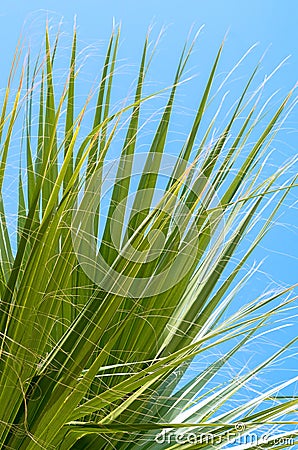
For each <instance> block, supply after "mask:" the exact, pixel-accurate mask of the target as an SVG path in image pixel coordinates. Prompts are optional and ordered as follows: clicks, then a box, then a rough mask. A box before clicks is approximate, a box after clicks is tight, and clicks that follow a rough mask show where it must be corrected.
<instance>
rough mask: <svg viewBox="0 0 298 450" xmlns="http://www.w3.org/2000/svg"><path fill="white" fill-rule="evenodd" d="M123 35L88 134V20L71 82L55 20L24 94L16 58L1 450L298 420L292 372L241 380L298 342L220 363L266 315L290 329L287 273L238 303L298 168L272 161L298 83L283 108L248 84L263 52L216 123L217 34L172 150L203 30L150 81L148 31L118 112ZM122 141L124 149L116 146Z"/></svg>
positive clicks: (216, 443)
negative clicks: (244, 363) (276, 378)
mask: <svg viewBox="0 0 298 450" xmlns="http://www.w3.org/2000/svg"><path fill="white" fill-rule="evenodd" d="M119 39H120V30H119V29H115V30H113V32H112V34H111V38H110V41H109V44H108V48H107V53H106V57H105V62H104V65H103V68H102V76H101V80H100V83H99V86H98V94H97V100H96V107H95V110H94V117H93V124H92V126H91V127H90V129H89V131H88V132H86V131H85V130H86V126H88V124H89V122H90V119H89V117H90V113H91V111H92V107H91V106H90V105H91V104H92V98H94V97H92V96H88V98H87V99H86V103H85V104H84V105H83V106H82V107H81V108H80V110H78V109H79V108H78V101H79V100H77V97H76V91H75V86H76V83H77V77H78V72H79V71H78V70H77V56H76V55H77V51H76V46H77V44H76V31H74V35H73V44H72V50H71V55H70V65H69V70H68V73H67V77H66V81H65V86H64V88H63V89H62V90H61V93H60V94H59V95H57V92H55V73H53V65H54V62H55V57H56V53H57V52H56V51H57V48H58V46H59V35H57V36H56V38H55V40H54V43H53V45H51V42H50V36H49V31H48V29H46V37H45V52H44V57H41V56H40V57H39V58H37V59H36V61H34V64H33V65H32V63H31V61H30V58H29V57H27V58H26V60H25V63H24V66H23V68H22V70H21V74H20V77H19V81H18V88H17V89H16V91H14V90H13V86H14V84H13V83H14V79H15V78H16V76H17V75H16V74H17V73H18V61H19V59H20V52H19V51H17V52H16V55H15V58H14V62H13V65H12V69H11V74H10V77H9V81H8V84H7V88H6V92H5V96H4V99H3V106H2V113H1V125H0V139H1V171H0V182H1V185H0V187H1V211H0V213H1V228H0V251H1V266H0V293H1V312H2V314H1V392H0V398H1V399H0V405H1V425H0V430H1V433H0V435H1V438H0V442H1V448H3V449H4V448H7V449H21V450H23V449H26V450H31V449H37V448H43V449H47V450H49V449H52V448H53V449H54V448H55V449H56V448H57V449H60V450H66V449H84V450H86V449H109V448H117V449H126V450H128V449H133V448H137V447H141V448H146V449H155V448H156V449H162V448H180V447H182V446H183V448H196V449H198V448H205V449H211V448H223V447H225V446H229V445H232V444H233V442H235V433H236V432H237V433H238V434H237V436H238V438H239V439H240V438H242V437H244V435H245V433H248V432H249V433H252V432H257V431H258V430H263V429H264V428H262V427H264V426H266V425H268V426H269V425H270V424H271V425H274V424H276V423H279V422H278V420H279V421H280V420H283V421H286V422H287V423H289V424H291V423H292V422H291V420H293V419H292V417H293V413H294V411H295V410H296V409H297V403H298V400H297V398H296V397H294V396H293V397H291V398H289V397H282V396H281V395H279V393H280V392H281V391H282V389H284V388H287V387H290V386H293V384H294V383H295V381H297V379H298V377H295V378H291V377H289V378H288V379H287V380H286V381H285V382H283V383H280V384H279V385H277V386H275V385H274V386H271V387H270V388H267V389H266V390H265V392H261V393H260V391H258V390H257V389H251V390H250V391H249V398H247V396H245V395H244V396H243V394H242V393H243V389H244V387H245V386H247V385H248V386H249V384H250V383H251V382H252V381H253V380H255V378H256V376H257V375H260V374H261V371H262V370H263V369H264V368H266V367H268V366H269V365H270V363H271V362H273V361H276V360H277V359H278V358H279V357H280V355H282V354H283V352H285V351H286V350H288V349H291V348H293V344H294V342H295V339H294V340H293V341H291V342H289V343H288V344H286V345H285V346H284V347H282V348H279V349H278V351H276V352H275V353H274V354H271V355H270V356H268V357H267V359H266V360H263V361H261V362H259V363H257V364H255V365H254V367H247V368H244V370H242V371H240V372H239V373H238V374H237V376H236V375H233V374H230V377H229V379H228V380H226V379H223V378H222V377H221V376H220V374H221V371H222V370H223V369H224V368H225V367H229V364H231V365H232V364H233V361H235V358H236V357H237V355H239V354H242V353H241V352H243V351H244V350H245V346H246V345H248V344H249V343H250V342H256V340H257V338H258V337H259V338H260V337H261V336H262V333H264V332H266V330H267V328H266V326H267V327H268V326H269V327H270V328H271V329H272V328H274V327H275V328H276V329H278V328H280V327H281V325H280V324H279V323H276V325H274V323H275V320H274V319H275V317H279V315H278V316H276V314H277V313H279V314H280V313H282V312H286V314H290V313H291V314H292V312H291V311H292V310H293V308H294V303H293V302H294V297H293V295H292V294H291V291H292V288H291V287H290V288H287V289H279V290H275V291H274V292H272V291H271V292H269V293H267V294H264V293H260V295H259V296H258V297H257V298H250V299H248V300H247V301H246V302H245V303H244V304H243V302H242V303H241V301H240V300H238V299H239V297H238V295H239V291H240V289H241V288H242V287H243V286H245V285H246V284H247V281H248V280H249V279H250V278H251V277H252V276H254V274H255V273H256V271H257V270H258V267H252V268H251V269H249V268H248V266H247V262H248V259H249V257H250V256H251V254H252V252H253V251H254V249H255V248H256V247H257V246H258V245H259V243H260V241H261V239H262V238H263V237H264V235H265V234H266V233H267V231H268V230H269V229H270V227H271V225H272V223H273V221H274V216H275V215H276V213H277V211H278V210H279V207H280V206H281V205H282V204H283V201H284V199H285V197H286V196H287V194H288V192H289V190H290V189H292V187H293V186H294V185H295V182H296V179H295V178H291V177H290V169H291V167H293V164H294V163H295V161H293V160H291V161H285V162H284V164H283V166H282V167H281V168H280V169H278V170H276V171H275V172H274V173H271V174H270V175H268V171H266V170H264V167H265V165H266V159H267V156H268V154H269V152H270V145H271V142H272V140H273V139H274V137H275V136H276V133H278V131H279V129H280V127H281V126H282V124H283V123H284V120H285V119H286V118H287V116H288V114H289V113H290V112H291V110H292V109H293V106H294V104H295V100H291V99H292V94H293V91H291V92H290V93H289V94H288V95H287V96H286V98H285V99H284V100H283V101H282V102H281V103H280V105H278V106H277V107H276V109H275V110H274V111H273V112H272V109H270V108H269V102H268V101H267V100H265V101H263V91H264V86H265V84H266V83H267V81H268V80H269V79H270V77H268V79H266V80H265V81H264V82H263V83H262V84H261V85H260V86H258V87H257V88H256V89H254V90H253V91H251V86H252V82H253V80H254V77H255V75H256V73H257V72H258V64H257V66H256V69H255V70H254V71H253V73H252V74H251V75H250V77H249V78H248V80H247V82H246V84H245V86H244V88H243V92H241V93H240V95H239V98H238V101H237V103H236V104H235V105H234V108H233V110H231V111H230V113H229V115H228V116H226V124H225V126H224V127H223V129H222V130H221V131H219V129H218V128H217V114H218V113H219V111H220V106H219V107H218V110H217V111H216V114H214V117H213V118H212V119H211V121H210V122H208V121H206V119H205V118H206V111H207V109H208V108H209V107H210V105H211V103H213V104H214V103H215V102H216V101H217V99H218V96H219V94H220V91H218V92H216V93H215V94H214V87H213V86H214V83H215V76H216V73H217V67H218V64H219V60H220V56H221V53H222V50H223V45H221V46H220V48H219V50H218V53H217V55H215V60H214V63H213V66H212V67H211V69H210V75H209V78H208V80H207V83H206V86H205V88H204V89H203V92H202V96H201V100H200V102H199V104H198V107H197V111H196V113H195V115H194V118H193V123H192V126H191V128H190V130H189V132H188V135H187V138H186V139H185V141H184V142H183V144H182V145H181V149H180V152H179V154H178V155H177V156H176V157H174V156H173V155H170V154H169V153H168V152H167V150H166V147H167V137H168V132H169V123H170V119H171V115H172V112H173V109H175V106H174V101H175V94H176V91H177V90H179V88H180V85H181V83H182V77H183V73H184V70H185V67H186V64H187V62H188V60H189V57H190V55H191V52H192V49H193V46H194V44H195V40H196V38H195V39H194V41H193V42H191V43H190V45H186V46H185V47H184V50H183V52H182V55H181V57H180V60H179V63H178V67H177V71H176V74H175V77H174V81H173V85H172V87H171V88H169V89H163V90H162V91H160V92H157V93H156V92H155V93H152V94H150V95H144V94H143V87H144V83H145V76H146V72H147V70H148V67H149V64H150V61H151V58H152V53H153V52H154V50H153V52H152V53H150V49H149V44H148V42H149V37H148V36H147V38H146V40H145V43H144V48H143V54H142V57H141V62H140V68H139V74H138V79H137V82H136V87H135V95H134V99H133V100H132V101H131V102H130V103H129V104H126V105H125V106H121V107H119V109H118V110H116V111H115V110H112V108H111V95H112V92H113V76H114V72H115V69H116V65H117V60H118V59H117V51H118V46H119ZM160 94H163V96H164V95H167V96H168V99H167V102H166V105H165V106H164V109H163V112H162V114H161V117H160V118H159V121H158V124H157V127H156V131H155V132H154V133H153V134H152V137H151V141H150V148H149V150H148V151H147V152H146V153H142V152H141V151H140V149H139V148H138V139H139V135H140V132H141V130H142V127H143V123H142V109H143V108H144V105H145V104H146V103H147V102H150V101H153V100H154V98H155V97H156V95H160ZM269 100H270V99H269ZM86 118H87V119H86ZM22 121H23V122H22ZM86 123H87V125H86ZM20 127H21V129H22V139H21V141H22V146H21V147H22V148H21V151H20V157H21V154H22V153H25V161H26V162H25V167H24V166H23V165H22V164H20V171H19V182H18V190H17V193H16V194H17V195H18V215H17V224H16V234H15V235H16V239H14V236H15V235H14V234H13V233H12V232H11V225H10V224H9V223H8V220H7V213H6V209H5V208H6V206H5V202H6V200H5V195H7V189H5V177H6V175H7V173H9V170H10V169H9V165H8V163H7V162H8V161H9V153H10V151H11V146H12V144H11V143H12V142H13V138H14V136H15V133H16V132H17V131H18V130H19V129H20ZM215 130H216V132H215ZM115 139H117V149H119V142H120V143H121V148H120V150H117V151H118V153H117V156H116V159H111V158H110V156H109V155H110V152H111V149H113V148H114V147H113V145H114V142H115ZM23 159H24V157H23ZM285 176H286V177H285ZM164 179H166V183H165V182H164V181H163V180H164ZM266 211H267V213H266ZM268 211H269V212H268ZM260 218H262V220H263V221H262V223H261V226H259V225H260V220H259V219H260ZM256 225H257V227H256ZM255 230H257V231H255ZM249 233H251V234H250V235H251V240H250V241H249V243H247V240H246V239H244V238H245V237H246V236H247V235H248V234H249ZM243 274H244V275H243ZM218 355H219V356H218ZM192 363H193V364H198V365H199V370H194V367H196V366H194V365H193V364H192ZM186 376H187V381H186V379H185V377H186ZM265 429H266V430H267V428H265ZM276 433H277V432H276V431H274V433H273V435H272V436H271V437H270V439H269V438H268V439H267V440H266V441H265V440H264V442H263V446H264V448H272V447H274V448H288V447H289V441H287V442H286V439H290V438H291V439H292V441H291V442H294V438H295V436H296V435H297V429H295V428H294V427H293V426H290V427H289V428H288V429H287V430H286V431H285V432H283V433H282V434H279V435H278V436H277V437H278V439H277V437H276ZM239 445H240V444H239ZM258 445H260V442H258V443H257V444H256V442H251V443H250V445H249V448H259V447H258ZM239 448H240V447H239ZM241 448H242V447H241Z"/></svg>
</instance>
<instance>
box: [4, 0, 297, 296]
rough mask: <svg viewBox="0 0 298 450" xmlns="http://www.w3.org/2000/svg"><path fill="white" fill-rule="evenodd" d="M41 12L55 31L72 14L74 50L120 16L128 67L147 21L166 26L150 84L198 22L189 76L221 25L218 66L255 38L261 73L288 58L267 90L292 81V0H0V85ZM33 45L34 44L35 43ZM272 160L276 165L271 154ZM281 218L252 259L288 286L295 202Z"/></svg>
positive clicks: (204, 61)
mask: <svg viewBox="0 0 298 450" xmlns="http://www.w3.org/2000/svg"><path fill="white" fill-rule="evenodd" d="M45 11H48V16H49V18H51V19H52V23H57V22H59V20H60V19H61V18H62V17H63V22H64V27H63V30H64V31H66V32H67V33H71V30H72V27H73V18H74V16H75V15H76V16H77V25H78V33H79V40H80V46H81V48H83V47H84V46H87V45H93V46H94V45H95V46H96V44H97V43H98V42H99V41H100V42H101V43H102V42H104V43H106V42H107V39H108V37H109V34H110V31H111V26H112V20H113V17H114V18H115V20H116V22H119V21H121V22H122V37H121V55H122V57H123V58H124V59H125V60H126V61H128V62H129V63H131V64H137V63H138V61H139V57H140V51H141V47H142V44H143V39H144V36H145V33H146V30H147V28H148V26H149V25H150V24H152V23H153V24H155V27H154V30H155V31H154V33H155V35H157V33H158V30H159V29H160V28H161V27H162V26H164V25H165V26H166V27H167V30H166V34H165V37H164V38H163V39H162V41H161V43H160V49H159V52H158V53H159V59H158V60H157V61H158V62H157V64H156V65H155V66H153V67H154V70H153V72H151V79H152V80H155V81H162V82H165V83H170V82H171V81H172V75H173V69H174V67H175V64H176V62H177V59H178V56H179V51H180V50H181V48H182V45H183V43H184V40H185V38H186V36H187V34H188V32H189V30H190V28H191V26H192V25H194V26H195V27H196V28H199V27H200V26H201V25H202V24H205V28H204V31H203V33H202V36H201V38H200V40H199V43H198V45H197V50H196V53H195V57H194V58H193V59H192V63H191V64H192V65H193V66H192V67H190V68H191V71H190V74H192V75H194V74H198V75H200V74H202V75H203V76H204V74H206V73H207V72H206V71H207V68H208V67H209V66H210V63H211V61H212V59H213V58H214V55H215V52H216V50H217V48H218V45H219V43H220V42H221V40H222V38H223V36H224V35H225V33H226V31H227V30H228V29H229V34H228V39H227V43H226V49H225V53H224V57H223V65H222V66H221V68H222V70H229V69H230V68H231V66H232V65H233V64H234V63H235V62H236V61H237V59H239V58H240V57H241V55H242V54H243V53H244V52H245V51H246V50H247V49H248V48H249V47H250V46H251V45H252V44H254V43H256V42H260V45H259V47H258V48H257V49H256V51H255V59H254V61H255V62H256V60H257V59H258V57H259V56H260V55H262V53H263V52H264V51H265V50H266V49H268V52H267V55H266V58H265V59H264V61H263V74H264V73H269V72H270V71H271V70H272V69H273V68H274V67H275V66H276V65H277V64H278V63H279V62H280V61H281V60H282V59H283V58H284V57H286V56H288V55H292V57H291V59H290V60H289V61H288V62H287V64H286V66H285V67H284V68H283V69H282V70H281V71H280V72H279V74H278V75H277V76H276V77H275V78H274V80H273V81H272V84H271V87H270V88H269V92H272V91H274V90H275V89H281V92H282V93H283V94H285V93H286V92H287V90H289V89H290V88H291V87H292V86H293V85H294V84H295V82H296V81H297V80H298V26H297V23H298V1H297V0H283V1H281V0H249V1H248V0H246V1H245V0H244V1H239V0H183V1H177V0H163V1H162V0H151V1H143V2H142V1H140V0H139V1H137V0H110V1H101V0H98V1H96V0H92V1H91V0H84V1H82V0H72V1H70V0H66V1H63V0H59V1H58V0H46V1H42V0H28V1H24V0H18V1H14V0H10V1H6V2H1V6H0V23H1V26H0V63H1V73H0V82H1V86H0V88H1V89H2V88H3V87H4V86H5V84H4V83H5V79H6V74H7V72H8V68H9V64H10V62H11V55H12V54H13V52H14V49H15V45H16V42H17V39H18V37H19V34H20V32H21V30H22V28H23V27H24V35H25V36H27V37H28V36H30V35H31V37H32V36H33V40H34V36H36V37H37V41H38V36H39V37H40V35H41V34H40V33H41V32H42V27H43V25H44V19H45V17H46V13H45ZM24 24H25V26H24ZM39 31H40V32H39ZM33 44H36V45H37V44H38V42H35V43H34V42H33ZM93 48H94V47H93ZM99 48H101V50H99V53H100V54H103V52H104V46H102V47H99ZM157 56H158V55H157ZM91 78H92V77H90V79H91ZM188 93H189V94H190V96H189V98H186V103H187V104H188V102H189V105H190V107H195V103H192V97H195V92H194V91H193V92H192V91H188ZM289 126H290V127H291V129H290V130H288V131H286V132H284V133H283V135H282V139H281V140H280V141H277V142H276V147H277V150H278V153H279V154H280V155H284V156H291V155H294V154H297V149H298V146H297V137H298V133H297V130H298V119H297V120H296V119H295V117H292V119H291V122H290V123H289ZM273 164H276V165H278V164H279V159H278V158H277V159H276V161H273ZM297 198H298V195H297V190H296V192H294V193H293V194H292V196H291V197H290V199H289V200H288V203H287V205H288V206H290V205H293V204H294V202H295V200H296V201H297ZM281 221H282V222H283V223H284V224H286V226H279V227H277V228H275V230H274V231H273V232H271V233H270V235H269V236H268V237H267V238H266V239H265V241H264V243H263V247H262V248H261V249H260V250H259V251H258V252H257V253H256V257H257V258H258V259H261V258H264V257H267V260H266V262H265V263H264V267H263V269H264V271H265V272H267V273H269V274H270V276H271V277H272V278H273V279H274V280H276V281H280V282H283V283H285V284H293V283H296V282H298V277H297V273H298V262H297V255H298V221H297V205H296V207H295V205H294V207H292V208H289V207H287V208H285V209H284V215H283V217H282V219H281ZM295 227H296V228H295ZM260 278H262V277H261V275H260ZM263 281H264V280H263ZM262 283H263V282H260V283H259V282H258V280H257V281H256V282H254V283H253V284H251V285H250V289H251V290H252V291H254V290H255V291H256V294H257V290H258V289H259V288H260V287H261V286H262Z"/></svg>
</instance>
